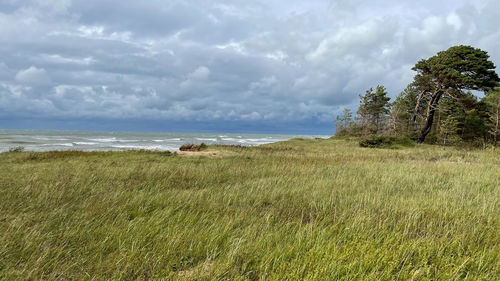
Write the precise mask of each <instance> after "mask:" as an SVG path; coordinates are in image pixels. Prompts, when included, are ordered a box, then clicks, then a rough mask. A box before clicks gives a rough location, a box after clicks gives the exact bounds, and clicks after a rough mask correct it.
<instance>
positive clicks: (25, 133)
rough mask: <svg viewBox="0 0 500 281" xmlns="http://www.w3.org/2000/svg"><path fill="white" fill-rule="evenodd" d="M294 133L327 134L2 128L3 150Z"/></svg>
mask: <svg viewBox="0 0 500 281" xmlns="http://www.w3.org/2000/svg"><path fill="white" fill-rule="evenodd" d="M295 137H302V138H314V137H326V136H309V135H308V136H302V135H257V134H210V133H208V134H207V133H199V134H198V133H138V132H130V133H129V132H88V131H42V130H0V152H5V151H8V150H9V149H11V148H15V147H20V146H21V147H23V148H24V149H25V150H27V151H50V150H83V151H109V150H137V149H147V150H172V151H174V150H179V147H180V146H181V145H183V144H186V143H193V144H200V143H202V142H203V143H206V144H228V145H243V146H255V145H261V144H267V143H273V142H278V141H285V140H288V139H291V138H295Z"/></svg>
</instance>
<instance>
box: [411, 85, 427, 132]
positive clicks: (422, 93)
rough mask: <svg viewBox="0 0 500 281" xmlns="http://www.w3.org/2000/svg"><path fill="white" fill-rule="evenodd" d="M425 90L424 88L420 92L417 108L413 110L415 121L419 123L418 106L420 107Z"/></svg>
mask: <svg viewBox="0 0 500 281" xmlns="http://www.w3.org/2000/svg"><path fill="white" fill-rule="evenodd" d="M424 93H425V91H424V90H422V91H420V93H418V96H417V103H416V104H415V109H414V110H413V123H415V124H417V115H418V108H419V107H420V102H421V101H422V97H423V96H424Z"/></svg>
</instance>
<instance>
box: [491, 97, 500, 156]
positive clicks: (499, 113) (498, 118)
mask: <svg viewBox="0 0 500 281" xmlns="http://www.w3.org/2000/svg"><path fill="white" fill-rule="evenodd" d="M499 109H500V105H497V112H496V113H497V114H496V117H497V118H496V119H497V120H496V122H495V136H494V137H493V146H494V147H496V146H497V138H498V125H499V124H498V123H499V121H500V112H499Z"/></svg>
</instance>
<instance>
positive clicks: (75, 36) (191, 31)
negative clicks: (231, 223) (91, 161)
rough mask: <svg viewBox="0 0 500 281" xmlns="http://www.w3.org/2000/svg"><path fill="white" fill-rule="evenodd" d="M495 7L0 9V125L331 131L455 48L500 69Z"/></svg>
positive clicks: (389, 2)
mask: <svg viewBox="0 0 500 281" xmlns="http://www.w3.org/2000/svg"><path fill="white" fill-rule="evenodd" d="M499 26H500V1H498V0H484V1H482V0H475V1H466V0H440V1H436V0H414V1H406V0H384V1H382V0H372V1H368V0H333V1H328V0H309V1H303V0H286V1H285V0H231V1H229V0H211V1H208V0H184V1H181V0H179V1H177V0H163V1H160V0H150V1H132V0H128V1H124V0H43V1H42V0H38V1H37V0H32V1H22V0H0V129H1V128H11V129H15V128H30V129H86V130H122V131H137V130H140V131H218V132H231V131H239V132H266V133H269V132H275V133H315V134H332V133H333V120H334V119H335V116H336V115H337V114H338V113H339V112H340V111H341V110H342V108H344V107H349V108H353V109H354V108H356V106H357V103H358V94H359V93H362V92H364V91H365V90H366V89H367V88H370V87H374V86H376V85H377V84H382V85H384V86H386V87H387V88H388V90H389V93H390V95H391V97H394V96H396V95H397V94H398V93H399V92H400V91H401V90H403V89H404V87H405V86H406V85H407V84H408V83H409V82H411V80H412V78H413V75H414V73H413V72H412V71H411V67H412V66H413V65H414V64H415V63H416V62H417V61H418V60H419V59H421V58H427V57H429V56H432V55H434V54H435V53H436V52H438V51H440V50H444V49H447V48H448V47H450V46H453V45H457V44H467V45H472V46H474V47H478V48H481V49H483V50H485V51H487V52H488V53H489V54H490V56H491V59H492V61H493V62H494V63H495V64H496V65H498V64H499V63H500V28H499Z"/></svg>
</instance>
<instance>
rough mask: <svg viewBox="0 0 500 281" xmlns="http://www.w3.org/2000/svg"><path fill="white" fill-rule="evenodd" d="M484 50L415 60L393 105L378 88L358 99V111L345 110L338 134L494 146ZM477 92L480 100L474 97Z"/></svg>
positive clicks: (490, 68) (494, 116)
mask: <svg viewBox="0 0 500 281" xmlns="http://www.w3.org/2000/svg"><path fill="white" fill-rule="evenodd" d="M494 69H495V66H494V64H493V63H492V62H491V61H489V56H488V55H487V53H486V52H485V51H482V50H480V49H475V48H472V47H470V46H455V47H451V48H450V49H448V50H446V51H443V52H439V53H438V54H437V55H436V56H433V57H431V58H429V59H427V60H421V61H419V62H418V63H417V64H416V65H415V67H413V70H415V71H417V75H416V76H415V78H414V81H413V82H412V83H411V84H409V85H408V86H407V87H406V88H405V89H404V90H403V91H402V92H401V93H400V94H399V95H398V96H397V97H396V99H395V100H394V101H392V102H391V101H390V98H389V97H388V93H387V90H386V89H385V87H383V86H377V87H376V88H375V89H369V90H367V91H366V92H365V93H364V94H362V95H360V105H359V107H358V110H357V112H355V113H354V112H352V111H351V110H349V109H344V111H343V113H342V115H340V116H337V119H336V120H335V124H336V133H335V135H337V136H368V135H388V136H396V137H400V136H401V137H402V136H404V137H408V138H410V139H413V140H415V141H417V142H426V143H431V144H441V145H459V144H468V145H474V146H483V147H484V146H486V145H488V144H491V145H494V146H496V145H497V144H498V143H499V133H500V132H499V131H500V87H498V86H499V82H500V79H499V77H498V75H497V74H496V72H495V71H494ZM473 91H474V92H475V93H477V92H478V91H481V92H483V93H484V95H482V97H481V98H480V97H478V96H477V95H474V94H473Z"/></svg>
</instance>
